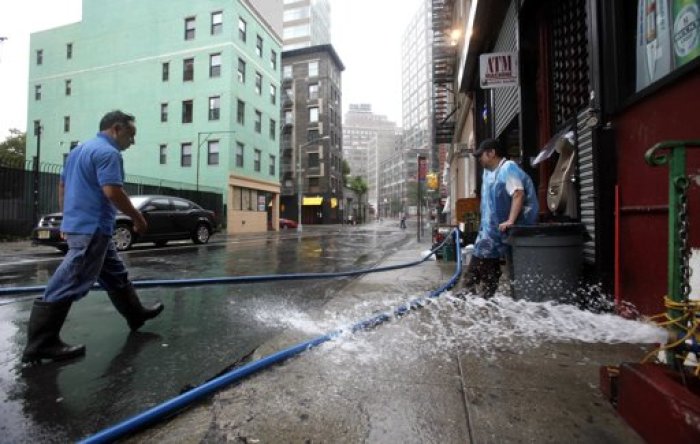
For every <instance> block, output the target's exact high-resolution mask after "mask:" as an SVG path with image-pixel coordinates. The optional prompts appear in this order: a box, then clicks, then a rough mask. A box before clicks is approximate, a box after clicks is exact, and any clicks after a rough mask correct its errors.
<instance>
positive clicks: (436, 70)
mask: <svg viewBox="0 0 700 444" xmlns="http://www.w3.org/2000/svg"><path fill="white" fill-rule="evenodd" d="M453 3H454V0H432V18H433V142H434V143H435V144H437V145H439V144H444V143H452V137H453V136H454V131H455V117H454V113H455V111H456V109H453V107H454V105H455V100H454V91H453V85H454V79H455V57H456V53H457V45H456V44H455V42H453V41H452V39H451V31H452V5H453Z"/></svg>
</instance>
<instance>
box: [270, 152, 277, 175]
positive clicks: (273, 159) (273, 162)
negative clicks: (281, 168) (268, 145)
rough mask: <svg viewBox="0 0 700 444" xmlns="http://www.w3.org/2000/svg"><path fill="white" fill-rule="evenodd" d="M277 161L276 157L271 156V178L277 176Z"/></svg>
mask: <svg viewBox="0 0 700 444" xmlns="http://www.w3.org/2000/svg"><path fill="white" fill-rule="evenodd" d="M276 161H277V159H275V156H273V155H272V154H270V169H269V172H270V176H274V175H275V162H276Z"/></svg>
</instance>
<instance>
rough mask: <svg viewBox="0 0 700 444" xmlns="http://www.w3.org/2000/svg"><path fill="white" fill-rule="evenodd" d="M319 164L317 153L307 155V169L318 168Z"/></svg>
mask: <svg viewBox="0 0 700 444" xmlns="http://www.w3.org/2000/svg"><path fill="white" fill-rule="evenodd" d="M320 164H321V163H320V158H319V155H318V153H309V168H318V167H319V165H320Z"/></svg>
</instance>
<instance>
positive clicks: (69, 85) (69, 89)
mask: <svg viewBox="0 0 700 444" xmlns="http://www.w3.org/2000/svg"><path fill="white" fill-rule="evenodd" d="M72 83H73V81H72V80H70V79H68V80H66V95H67V96H70V95H71V93H72V92H73V88H72Z"/></svg>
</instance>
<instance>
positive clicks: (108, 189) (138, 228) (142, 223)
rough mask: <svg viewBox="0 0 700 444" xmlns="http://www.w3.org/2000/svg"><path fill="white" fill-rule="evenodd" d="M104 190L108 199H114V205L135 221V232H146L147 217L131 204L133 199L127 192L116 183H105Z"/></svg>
mask: <svg viewBox="0 0 700 444" xmlns="http://www.w3.org/2000/svg"><path fill="white" fill-rule="evenodd" d="M102 192H103V193H104V195H105V196H107V199H109V200H110V201H112V203H113V204H114V206H115V207H117V209H118V210H119V211H121V212H122V213H124V214H126V215H127V216H129V217H130V218H131V220H132V221H134V231H135V232H137V233H139V234H143V233H145V232H146V229H147V228H148V224H147V223H146V219H144V218H143V215H142V214H141V212H140V211H139V210H137V209H136V208H134V206H133V205H132V204H131V200H129V196H128V195H127V194H126V192H124V190H123V189H122V187H120V186H116V185H105V186H103V187H102Z"/></svg>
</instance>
